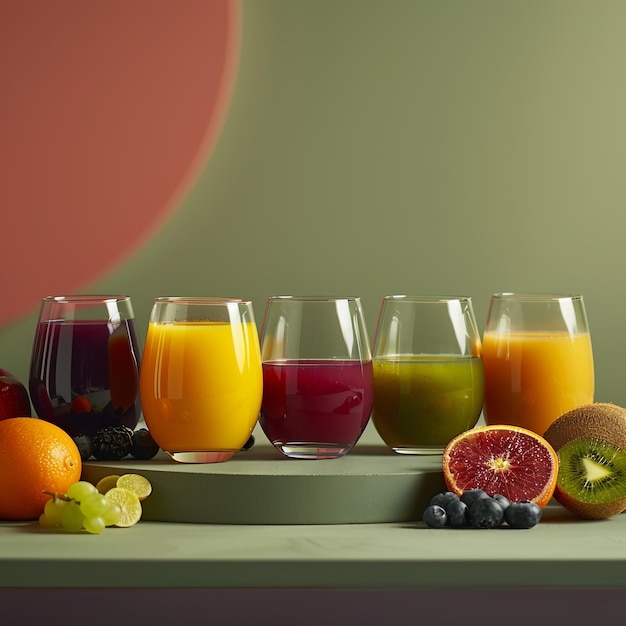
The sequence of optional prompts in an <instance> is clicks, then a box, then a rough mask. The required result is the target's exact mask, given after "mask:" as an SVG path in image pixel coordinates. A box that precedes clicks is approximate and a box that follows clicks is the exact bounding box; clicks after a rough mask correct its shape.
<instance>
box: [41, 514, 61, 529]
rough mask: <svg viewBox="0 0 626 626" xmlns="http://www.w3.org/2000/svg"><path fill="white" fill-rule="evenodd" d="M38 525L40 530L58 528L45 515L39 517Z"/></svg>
mask: <svg viewBox="0 0 626 626" xmlns="http://www.w3.org/2000/svg"><path fill="white" fill-rule="evenodd" d="M39 525H40V526H41V527H42V528H56V527H57V526H58V524H57V523H56V522H55V521H53V520H51V519H50V518H49V517H48V516H47V515H46V514H45V513H42V514H41V515H40V516H39Z"/></svg>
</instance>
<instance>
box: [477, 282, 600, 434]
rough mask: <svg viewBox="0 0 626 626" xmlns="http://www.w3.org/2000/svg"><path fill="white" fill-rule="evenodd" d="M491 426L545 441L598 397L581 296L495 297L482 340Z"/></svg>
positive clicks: (487, 414)
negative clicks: (517, 429)
mask: <svg viewBox="0 0 626 626" xmlns="http://www.w3.org/2000/svg"><path fill="white" fill-rule="evenodd" d="M483 359H484V363H485V407H484V416H485V421H486V422H487V424H512V425H515V426H521V427H523V428H527V429H529V430H532V431H533V432H536V433H537V434H539V435H543V433H545V431H546V430H547V429H548V427H549V426H550V424H552V422H553V421H554V420H556V419H557V418H558V417H559V416H560V415H562V414H563V413H566V412H567V411H569V410H571V409H573V408H575V407H577V406H580V405H582V404H590V403H592V402H593V397H594V365H593V354H592V348H591V336H590V334H589V325H588V322H587V313H586V310H585V305H584V302H583V297H582V295H578V294H546V295H543V294H517V293H496V294H493V295H492V296H491V300H490V304H489V311H488V314H487V323H486V326H485V332H484V334H483Z"/></svg>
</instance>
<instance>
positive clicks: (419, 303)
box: [372, 295, 484, 454]
mask: <svg viewBox="0 0 626 626" xmlns="http://www.w3.org/2000/svg"><path fill="white" fill-rule="evenodd" d="M481 354H482V353H481V341H480V334H479V332H478V327H477V325H476V319H475V316H474V310H473V307H472V301H471V298H469V297H465V296H462V297H457V296H454V297H438V296H407V295H394V296H386V297H385V298H383V301H382V304H381V307H380V311H379V315H378V322H377V325H376V333H375V338H374V359H373V363H374V408H373V411H372V422H373V424H374V426H375V427H376V430H377V432H378V434H379V435H380V437H381V438H382V440H383V441H384V442H385V443H386V444H387V446H389V447H390V448H391V449H392V450H393V451H394V452H397V453H399V454H441V453H442V452H443V450H444V448H445V446H446V444H447V443H448V442H449V441H450V440H451V439H452V438H453V437H455V436H456V435H458V434H460V433H461V432H464V431H465V430H468V429H470V428H472V427H473V426H475V425H476V423H477V422H478V419H479V418H480V414H481V410H482V406H483V399H484V374H483V363H482V357H481Z"/></svg>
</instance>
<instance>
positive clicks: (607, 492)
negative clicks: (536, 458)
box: [554, 437, 626, 519]
mask: <svg viewBox="0 0 626 626" xmlns="http://www.w3.org/2000/svg"><path fill="white" fill-rule="evenodd" d="M557 454H558V456H559V473H558V477H557V484H556V489H555V492H554V496H555V498H556V500H557V501H558V502H560V503H561V504H562V505H563V506H565V507H566V508H567V509H569V510H570V511H572V512H573V513H575V514H577V515H578V516H579V517H582V518H586V519H606V518H607V517H611V516H612V515H616V514H617V513H621V512H622V511H623V510H624V509H625V508H626V452H625V451H624V450H622V449H621V448H618V447H617V446H614V445H613V444H611V443H609V442H607V441H604V440H601V439H597V438H594V437H582V438H579V439H573V440H572V441H569V442H568V443H566V444H565V445H563V446H562V447H561V448H560V449H559V450H558V451H557Z"/></svg>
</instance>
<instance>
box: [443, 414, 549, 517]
mask: <svg viewBox="0 0 626 626" xmlns="http://www.w3.org/2000/svg"><path fill="white" fill-rule="evenodd" d="M442 468H443V477H444V480H445V482H446V485H447V487H448V490H449V491H453V492H454V493H456V494H457V495H459V496H460V495H461V494H462V493H463V492H464V491H467V490H468V489H482V490H483V491H486V492H487V493H488V494H489V495H494V494H496V493H499V494H502V495H503V496H505V497H506V498H508V499H509V501H511V502H520V501H521V500H531V501H532V502H535V503H537V504H538V505H539V506H540V507H541V508H543V507H545V506H546V505H547V504H548V502H550V499H551V498H552V495H553V494H554V490H555V488H556V479H557V475H558V470H559V459H558V456H557V454H556V452H555V450H554V448H553V447H552V446H551V445H550V444H549V443H548V442H547V441H546V440H545V439H544V438H543V437H542V436H541V435H538V434H537V433H535V432H533V431H531V430H527V429H526V428H521V427H519V426H511V425H506V424H494V425H490V426H477V427H476V428H472V429H470V430H467V431H465V432H463V433H461V434H460V435H457V436H456V437H455V438H454V439H452V440H451V441H450V442H449V443H448V445H447V446H446V448H445V450H444V452H443V457H442Z"/></svg>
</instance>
